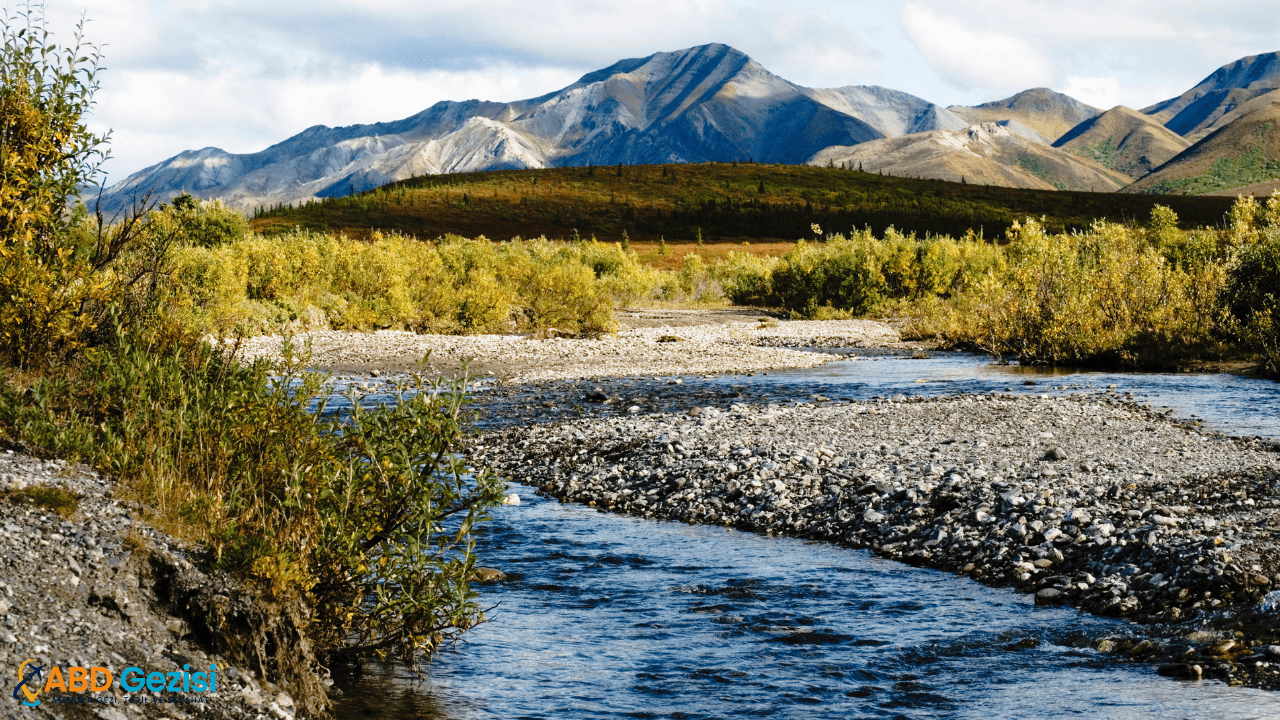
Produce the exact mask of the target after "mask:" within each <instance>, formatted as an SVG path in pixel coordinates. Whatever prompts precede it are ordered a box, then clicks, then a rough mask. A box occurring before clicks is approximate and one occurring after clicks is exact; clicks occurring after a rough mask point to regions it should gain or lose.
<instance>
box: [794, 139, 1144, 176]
mask: <svg viewBox="0 0 1280 720" xmlns="http://www.w3.org/2000/svg"><path fill="white" fill-rule="evenodd" d="M809 164H811V165H827V164H834V165H837V166H847V167H850V168H854V169H857V168H859V167H861V168H862V170H864V171H866V172H880V171H883V172H885V173H889V174H892V175H895V176H907V177H917V176H918V177H925V178H935V179H939V180H952V181H958V180H961V179H962V178H963V179H964V180H965V182H968V183H980V184H989V185H1003V186H1006V187H1020V188H1038V189H1044V190H1053V189H1055V188H1057V189H1061V190H1097V191H1109V190H1115V189H1118V188H1120V187H1122V186H1123V185H1125V183H1126V182H1128V178H1126V177H1124V176H1123V175H1121V174H1119V173H1117V172H1115V171H1113V170H1108V169H1107V168H1104V167H1102V166H1101V165H1099V164H1098V163H1096V162H1094V161H1092V160H1089V159H1087V158H1082V157H1079V156H1077V155H1073V154H1071V153H1068V152H1066V151H1064V150H1058V149H1055V148H1052V147H1048V146H1046V145H1044V144H1043V143H1039V142H1036V141H1034V140H1028V139H1026V138H1024V137H1021V136H1019V135H1017V134H1015V133H1014V132H1012V131H1011V130H1010V129H1009V128H1008V127H1006V126H1004V125H1000V124H997V123H994V122H988V123H980V124H977V125H971V126H969V127H967V128H965V129H963V130H934V131H931V132H926V133H916V134H913V135H904V136H902V137H898V138H886V139H883V140H874V141H871V142H866V143H862V144H860V145H854V146H845V147H830V148H827V149H825V150H823V151H821V152H819V153H817V154H816V155H814V156H813V157H812V158H810V159H809Z"/></svg>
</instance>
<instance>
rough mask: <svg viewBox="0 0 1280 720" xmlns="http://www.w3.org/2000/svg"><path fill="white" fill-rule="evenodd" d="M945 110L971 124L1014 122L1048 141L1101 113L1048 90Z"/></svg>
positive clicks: (1042, 89)
mask: <svg viewBox="0 0 1280 720" xmlns="http://www.w3.org/2000/svg"><path fill="white" fill-rule="evenodd" d="M947 109H948V110H950V111H951V112H952V113H954V114H956V115H958V116H960V117H962V118H964V119H965V120H966V121H968V122H970V123H986V122H1000V121H1002V120H1015V121H1017V122H1019V123H1021V124H1023V125H1025V126H1027V127H1029V128H1031V129H1032V130H1035V131H1036V132H1038V133H1040V134H1041V135H1043V136H1045V137H1046V138H1048V139H1049V140H1050V141H1053V140H1057V139H1058V138H1059V137H1061V136H1062V135H1063V134H1065V133H1066V132H1067V131H1069V130H1071V128H1073V127H1075V126H1077V125H1079V124H1080V123H1082V122H1084V121H1085V120H1088V119H1089V118H1091V117H1096V116H1098V115H1099V114H1101V111H1100V110H1098V109H1097V108H1095V107H1093V106H1090V105H1085V104H1084V103H1082V102H1080V101H1079V100H1076V99H1075V98H1073V97H1071V96H1069V95H1063V94H1062V93H1059V92H1054V91H1053V90H1050V89H1049V88H1033V89H1031V90H1024V91H1022V92H1020V93H1018V94H1017V95H1014V96H1012V97H1008V98H1005V99H1004V100H996V101H993V102H989V103H983V104H981V105H977V106H974V107H960V106H955V107H950V108H947Z"/></svg>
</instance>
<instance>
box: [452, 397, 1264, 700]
mask: <svg viewBox="0 0 1280 720" xmlns="http://www.w3.org/2000/svg"><path fill="white" fill-rule="evenodd" d="M583 393H584V397H583V401H584V403H587V402H591V401H595V402H601V401H602V399H601V398H599V397H587V395H588V394H591V393H598V390H596V389H591V390H584V391H583ZM606 400H607V399H606ZM826 400H827V399H826V398H824V397H822V396H816V397H814V398H813V402H807V403H774V404H765V403H751V404H747V403H737V404H731V405H729V406H728V408H727V410H726V409H723V408H718V407H715V406H702V405H694V406H692V407H688V408H683V409H681V410H680V411H679V412H659V413H655V414H647V415H646V414H639V413H638V410H639V408H636V410H635V411H632V414H625V413H622V414H618V415H614V416H612V417H585V418H580V419H574V420H570V421H567V422H564V423H561V424H555V425H533V426H518V427H511V428H507V429H503V430H496V431H493V432H489V433H486V434H484V435H482V436H481V437H479V438H478V439H477V441H476V442H475V443H474V445H473V446H472V448H471V449H470V458H471V461H472V462H473V463H474V464H476V465H480V464H483V465H487V466H490V467H493V468H494V469H496V470H497V471H498V472H501V473H504V474H507V475H509V476H510V477H512V478H513V479H515V480H517V481H519V482H522V483H525V484H528V485H532V486H535V487H537V488H538V489H539V492H541V493H543V494H546V495H549V496H553V497H556V498H559V499H560V500H561V501H563V502H578V503H584V504H588V505H591V506H594V507H596V508H598V509H600V510H601V511H612V512H623V513H630V514H634V515H640V516H644V517H652V518H655V519H668V520H679V521H684V522H691V523H714V524H720V525H726V526H730V527H734V528H739V529H742V530H749V531H755V532H762V533H774V534H785V535H792V536H799V537H805V538H813V539H816V540H825V541H831V542H837V543H841V544H844V545H848V546H853V547H865V548H869V549H871V550H872V551H874V552H876V553H877V554H879V555H882V556H884V557H888V558H893V559H896V560H900V561H903V562H906V563H909V564H912V565H926V566H931V567H936V568H942V569H946V570H951V571H954V572H957V573H963V574H966V575H968V576H969V577H972V578H973V579H975V580H978V581H980V582H983V583H988V584H994V585H1011V586H1013V587H1014V588H1016V589H1017V590H1018V591H1021V592H1026V593H1034V595H1035V598H1036V602H1037V603H1038V604H1070V605H1074V606H1076V607H1079V608H1081V609H1083V610H1086V611H1089V612H1093V613H1097V614H1100V615H1108V616H1116V617H1122V618H1127V619H1130V620H1133V621H1136V622H1137V623H1140V624H1141V625H1140V627H1142V628H1143V631H1142V632H1141V633H1139V634H1138V635H1137V636H1136V637H1135V636H1128V635H1126V636H1123V637H1122V636H1116V637H1107V638H1099V639H1096V646H1097V647H1098V649H1101V650H1104V651H1108V652H1113V653H1116V654H1117V656H1119V657H1124V658H1130V659H1134V660H1138V661H1145V662H1156V663H1159V665H1160V672H1161V673H1162V674H1167V675H1170V676H1174V677H1179V678H1201V677H1207V678H1221V679H1224V680H1227V681H1228V682H1233V683H1247V684H1250V685H1256V686H1260V687H1266V688H1271V689H1277V688H1280V638H1278V637H1277V633H1278V631H1280V593H1276V594H1271V593H1273V592H1274V591H1275V590H1276V588H1277V587H1280V552H1278V548H1277V540H1280V497H1277V489H1280V488H1278V484H1280V448H1278V447H1277V445H1276V444H1274V443H1269V442H1267V441H1262V440H1256V439H1255V440H1248V439H1238V438H1232V437H1228V436H1224V435H1221V434H1216V433H1210V432H1205V431H1202V430H1201V429H1199V428H1198V427H1196V426H1195V425H1194V424H1189V423H1184V422H1177V421H1173V420H1170V419H1169V418H1167V417H1166V416H1165V415H1164V414H1162V413H1157V412H1154V411H1151V410H1149V409H1146V408H1143V407H1140V406H1138V405H1136V404H1134V403H1132V402H1130V401H1127V400H1126V399H1124V398H1122V397H1119V396H1117V395H1116V394H1114V393H1102V394H1079V395H1074V396H1067V397H1046V396H1040V397H1036V396H1031V397H1027V396H1021V397H1014V396H1012V395H1004V394H997V395H962V396H951V397H942V398H934V399H908V398H906V397H904V396H897V397H895V398H891V399H883V400H877V401H869V402H842V403H833V402H828V401H826Z"/></svg>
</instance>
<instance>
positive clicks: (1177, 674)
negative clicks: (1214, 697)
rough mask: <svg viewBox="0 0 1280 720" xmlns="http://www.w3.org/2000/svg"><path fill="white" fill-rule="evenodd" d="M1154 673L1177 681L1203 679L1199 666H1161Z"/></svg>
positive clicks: (1176, 664)
mask: <svg viewBox="0 0 1280 720" xmlns="http://www.w3.org/2000/svg"><path fill="white" fill-rule="evenodd" d="M1156 673H1157V674H1159V675H1163V676H1165V677H1171V678H1175V679H1177V680H1199V679H1200V678H1202V677H1204V671H1203V670H1202V669H1201V667H1200V666H1199V665H1187V664H1184V663H1171V664H1168V665H1161V666H1159V667H1157V668H1156Z"/></svg>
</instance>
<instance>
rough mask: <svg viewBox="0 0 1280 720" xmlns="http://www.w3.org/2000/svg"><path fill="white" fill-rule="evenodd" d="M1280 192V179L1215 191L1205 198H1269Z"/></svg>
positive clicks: (1207, 194) (1206, 194)
mask: <svg viewBox="0 0 1280 720" xmlns="http://www.w3.org/2000/svg"><path fill="white" fill-rule="evenodd" d="M1278 192H1280V179H1276V180H1268V181H1267V182H1260V183H1254V184H1252V185H1244V186H1242V187H1234V188H1227V189H1226V190H1215V191H1213V192H1209V193H1205V196H1209V195H1217V196H1221V197H1232V198H1233V197H1239V196H1241V195H1251V196H1253V197H1256V198H1269V197H1271V196H1272V195H1274V194H1275V193H1278Z"/></svg>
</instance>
